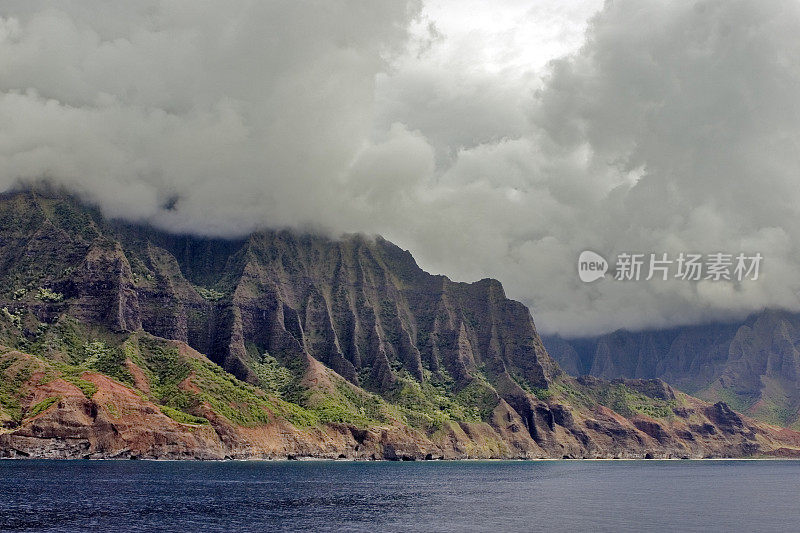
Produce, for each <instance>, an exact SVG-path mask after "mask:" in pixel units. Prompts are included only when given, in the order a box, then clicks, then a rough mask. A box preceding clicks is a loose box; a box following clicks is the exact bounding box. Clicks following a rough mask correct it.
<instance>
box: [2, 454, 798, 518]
mask: <svg viewBox="0 0 800 533" xmlns="http://www.w3.org/2000/svg"><path fill="white" fill-rule="evenodd" d="M0 530H2V531H120V532H121V531H165V532H166V531H225V532H233V531H259V532H267V531H279V530H286V531H550V532H552V531H704V532H705V531H799V530H800V462H797V461H663V462H662V461H542V462H521V461H516V462H418V463H384V462H377V463H352V462H322V461H319V462H317V461H314V462H304V461H301V462H207V463H203V462H149V461H0Z"/></svg>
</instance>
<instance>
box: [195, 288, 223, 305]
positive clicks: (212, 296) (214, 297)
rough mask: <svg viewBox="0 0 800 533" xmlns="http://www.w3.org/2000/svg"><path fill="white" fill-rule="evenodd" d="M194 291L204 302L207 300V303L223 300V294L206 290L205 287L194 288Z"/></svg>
mask: <svg viewBox="0 0 800 533" xmlns="http://www.w3.org/2000/svg"><path fill="white" fill-rule="evenodd" d="M194 290H196V291H197V294H199V295H200V296H201V297H202V298H203V299H204V300H207V301H209V302H218V301H219V300H222V299H223V298H225V293H224V292H220V291H218V290H216V289H208V288H206V287H197V286H196V287H195V288H194Z"/></svg>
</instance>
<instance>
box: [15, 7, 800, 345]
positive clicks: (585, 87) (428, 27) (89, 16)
mask: <svg viewBox="0 0 800 533" xmlns="http://www.w3.org/2000/svg"><path fill="white" fill-rule="evenodd" d="M562 4H568V5H567V6H564V5H562ZM798 31H800V4H798V3H797V2H795V1H789V0H778V1H775V2H769V3H765V2H759V1H757V0H734V1H718V0H696V1H688V0H674V1H666V0H664V1H654V0H636V1H634V0H615V1H609V2H606V3H605V4H601V3H600V2H598V1H597V0H594V1H579V2H569V3H562V2H556V1H552V0H551V1H539V2H520V1H516V0H505V1H504V2H502V3H500V4H497V5H493V6H488V7H487V6H486V5H485V3H484V2H477V1H463V2H458V3H456V2H453V1H449V0H430V1H428V2H424V3H420V2H415V1H407V2H397V1H383V0H372V1H369V2H367V1H355V0H353V1H345V0H335V1H328V2H310V1H309V2H297V1H270V2H248V1H232V2H230V1H229V2H215V1H203V2H196V1H192V2H189V1H177V0H146V1H142V2H135V3H131V2H122V1H103V2H100V1H97V2H41V1H30V0H29V1H16V0H9V1H6V2H4V3H3V4H2V5H0V124H2V125H3V127H2V131H0V190H3V189H7V188H9V187H12V186H14V185H15V184H16V183H18V182H19V181H20V180H22V181H26V180H39V179H42V178H45V179H49V180H51V181H53V182H56V183H59V184H63V185H65V186H66V187H68V188H69V189H71V190H74V191H76V192H78V193H80V194H82V195H83V196H84V197H86V198H87V199H89V200H91V201H94V202H97V203H99V204H100V205H101V206H102V207H103V209H104V210H105V211H106V213H108V214H109V215H112V216H121V217H125V218H129V219H133V220H139V221H148V222H151V223H154V224H157V225H159V226H161V227H164V228H167V229H170V230H173V231H191V232H197V233H203V234H212V235H227V236H232V235H239V234H242V233H245V232H247V231H250V230H252V229H254V228H258V227H263V226H290V227H298V228H302V229H312V230H317V231H327V232H330V233H333V234H336V233H339V232H348V231H362V232H368V233H381V234H383V235H385V236H386V237H387V238H389V239H391V240H394V241H395V242H397V243H398V244H400V245H402V246H404V247H407V248H410V249H411V251H412V252H413V253H414V255H415V256H416V257H417V258H418V260H419V261H420V263H421V264H422V266H423V267H425V268H427V269H429V270H433V271H436V272H442V273H446V274H448V275H450V276H451V277H454V278H456V279H465V280H471V279H478V278H480V277H486V276H491V277H496V278H498V279H500V280H501V281H503V283H504V285H505V286H506V290H507V292H508V294H509V296H511V297H514V298H517V299H520V300H522V301H524V302H525V303H527V304H529V305H530V306H531V307H532V309H533V311H534V315H535V318H536V321H537V325H538V326H539V327H540V329H542V330H543V331H546V332H560V333H562V334H566V335H575V334H587V333H597V332H601V331H608V330H610V329H615V328H619V327H627V328H641V327H651V326H661V325H675V324H682V323H692V322H698V321H704V320H709V319H720V320H721V319H725V318H729V317H734V316H740V315H742V314H744V313H747V312H749V311H753V310H757V309H759V308H760V307H763V306H775V307H785V308H788V309H794V310H800V300H799V299H798V290H800V280H799V279H798V276H797V275H796V272H797V271H798V266H800V253H798V244H800V217H799V216H798V214H799V213H798V210H800V207H798V206H800V157H798V155H797V154H798V153H800V90H798V89H800V43H798V42H797V39H796V37H795V36H796V35H797V33H798ZM173 204H174V205H173ZM168 205H169V206H171V208H169V209H168V208H167V206H168ZM585 249H591V250H595V251H597V252H600V253H602V254H604V255H606V257H613V256H614V255H615V254H616V253H619V252H624V251H638V252H659V253H660V252H669V253H672V254H677V253H678V252H701V253H713V252H720V251H721V252H730V253H736V252H740V251H743V252H750V253H752V252H760V253H761V254H762V255H763V256H764V263H763V271H762V275H761V277H760V279H759V280H758V281H752V282H743V283H741V284H737V283H725V282H712V281H702V282H699V283H689V282H685V281H679V280H672V281H666V282H664V281H651V282H645V281H639V282H615V281H612V280H608V279H606V280H601V281H598V282H596V283H593V284H591V285H587V284H583V283H581V282H580V280H579V279H578V276H577V272H576V260H577V257H578V254H579V253H580V252H581V251H582V250H585Z"/></svg>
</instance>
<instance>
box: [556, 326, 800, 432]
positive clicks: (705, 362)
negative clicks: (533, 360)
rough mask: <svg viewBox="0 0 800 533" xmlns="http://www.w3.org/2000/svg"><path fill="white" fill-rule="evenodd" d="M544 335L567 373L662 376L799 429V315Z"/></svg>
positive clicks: (701, 394) (676, 384)
mask: <svg viewBox="0 0 800 533" xmlns="http://www.w3.org/2000/svg"><path fill="white" fill-rule="evenodd" d="M543 340H544V343H545V346H546V347H547V350H548V352H549V353H550V355H552V356H553V357H554V358H555V359H556V361H558V362H559V364H560V365H561V367H562V368H564V369H565V370H566V371H567V372H569V373H571V374H573V375H592V376H597V377H601V378H605V379H614V378H643V379H653V378H657V379H662V380H664V381H666V382H667V383H669V384H671V385H672V386H674V387H676V388H678V389H680V390H682V391H685V392H687V393H689V394H692V395H695V396H698V397H699V398H702V399H705V400H707V401H711V402H716V401H725V402H726V403H728V404H729V405H731V406H732V407H733V408H734V409H736V410H739V411H741V412H744V413H747V414H749V415H751V416H753V417H756V418H759V419H761V420H764V421H767V422H769V423H772V424H776V425H780V426H785V427H791V428H794V429H800V314H796V313H789V312H786V311H776V310H765V311H762V312H760V313H757V314H754V315H752V316H750V317H748V318H747V319H746V320H743V321H741V322H737V323H729V324H710V325H698V326H687V327H678V328H671V329H664V330H650V331H642V332H635V333H634V332H629V331H624V330H620V331H616V332H614V333H609V334H607V335H602V336H598V337H592V338H581V339H563V338H560V337H558V336H549V337H545V338H544V339H543Z"/></svg>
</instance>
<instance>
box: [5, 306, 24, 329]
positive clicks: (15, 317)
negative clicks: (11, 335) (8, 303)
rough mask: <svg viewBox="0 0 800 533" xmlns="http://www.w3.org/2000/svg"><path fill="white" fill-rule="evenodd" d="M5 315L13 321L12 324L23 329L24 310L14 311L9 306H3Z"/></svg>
mask: <svg viewBox="0 0 800 533" xmlns="http://www.w3.org/2000/svg"><path fill="white" fill-rule="evenodd" d="M3 316H4V317H6V319H7V320H8V321H9V322H11V325H12V326H14V327H15V328H17V329H22V311H14V312H13V313H12V312H11V311H9V310H8V307H4V308H3Z"/></svg>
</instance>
